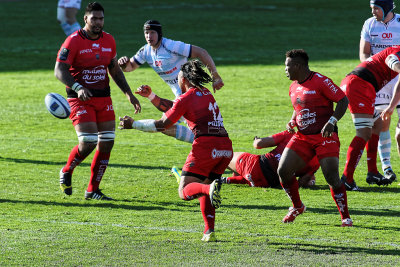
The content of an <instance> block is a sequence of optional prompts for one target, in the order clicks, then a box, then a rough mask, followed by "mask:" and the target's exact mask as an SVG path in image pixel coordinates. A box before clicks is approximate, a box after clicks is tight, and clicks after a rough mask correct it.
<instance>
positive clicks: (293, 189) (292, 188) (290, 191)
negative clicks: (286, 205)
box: [281, 177, 303, 208]
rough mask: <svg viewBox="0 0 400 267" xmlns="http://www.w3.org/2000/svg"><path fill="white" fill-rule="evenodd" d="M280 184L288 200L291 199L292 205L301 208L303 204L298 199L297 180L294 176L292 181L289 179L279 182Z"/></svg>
mask: <svg viewBox="0 0 400 267" xmlns="http://www.w3.org/2000/svg"><path fill="white" fill-rule="evenodd" d="M281 185H282V188H283V189H284V190H285V192H286V194H287V195H288V197H289V198H290V200H291V201H292V203H293V207H295V208H301V207H302V206H303V202H301V200H300V195H299V183H298V182H297V179H296V177H293V179H292V181H290V182H289V183H285V184H283V183H281Z"/></svg>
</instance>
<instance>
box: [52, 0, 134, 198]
mask: <svg viewBox="0 0 400 267" xmlns="http://www.w3.org/2000/svg"><path fill="white" fill-rule="evenodd" d="M84 21H85V27H84V28H83V29H80V30H79V31H76V32H75V33H74V34H71V35H70V36H68V37H67V39H66V40H65V42H64V43H63V44H62V45H61V48H60V50H59V52H58V55H57V61H56V65H55V69H54V73H55V76H56V77H57V78H58V79H59V80H60V81H61V82H62V83H63V84H65V85H66V91H67V96H68V103H69V105H70V106H71V114H70V119H71V120H72V124H73V125H74V127H75V131H76V133H77V135H78V140H79V144H78V145H76V146H75V147H74V148H73V149H72V151H71V153H70V154H69V157H68V161H67V164H66V165H65V166H64V167H63V168H61V170H60V187H61V190H62V191H63V192H64V193H65V194H67V195H71V194H72V185H71V180H72V173H73V171H74V169H75V167H76V166H78V165H79V164H80V163H81V162H82V161H83V160H84V159H85V158H86V157H87V156H88V155H89V154H90V153H91V152H92V151H93V150H94V149H95V148H96V147H97V149H96V153H95V155H94V157H93V161H92V165H91V176H90V181H89V185H88V187H87V190H86V192H85V199H99V200H100V199H101V200H112V198H110V197H107V196H106V195H104V194H103V193H102V192H101V190H100V189H99V185H100V182H101V179H102V177H103V175H104V173H105V171H106V168H107V166H108V160H109V158H110V153H111V150H112V147H113V145H114V138H115V114H114V109H113V103H112V100H111V97H110V84H109V77H108V74H110V75H111V77H112V78H113V79H114V81H115V83H116V84H117V85H118V87H119V88H120V89H121V91H122V92H123V93H124V94H125V96H126V97H127V98H128V101H129V102H130V103H131V104H132V105H133V107H134V108H135V111H136V112H140V109H141V107H140V104H139V101H138V100H137V99H136V97H135V96H134V95H133V93H132V91H131V89H130V87H129V85H128V83H127V82H126V80H125V76H124V73H123V72H122V71H121V69H120V67H119V66H118V60H117V57H116V54H117V53H116V45H115V40H114V38H113V37H112V36H111V34H109V33H107V32H104V31H103V26H104V9H103V7H102V6H101V5H100V4H99V3H97V2H93V3H89V4H88V6H87V7H86V11H85V15H84Z"/></svg>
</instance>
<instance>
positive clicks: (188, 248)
mask: <svg viewBox="0 0 400 267" xmlns="http://www.w3.org/2000/svg"><path fill="white" fill-rule="evenodd" d="M87 2H88V1H83V4H82V5H83V6H85V5H86V4H87ZM101 3H102V4H103V6H104V7H105V9H106V13H105V18H106V20H105V30H106V31H108V32H110V33H112V34H113V35H114V37H115V38H116V40H117V48H118V54H119V56H122V55H128V56H132V55H133V54H134V53H135V52H136V51H137V50H138V49H139V48H140V47H141V46H142V45H143V44H144V38H143V33H142V25H143V22H144V21H146V20H147V19H150V18H152V19H158V20H160V21H161V22H162V24H163V25H164V35H165V36H166V37H168V38H171V39H176V40H182V41H185V42H188V43H191V44H195V45H198V46H201V47H204V48H206V49H207V50H208V51H209V53H210V54H211V55H212V56H213V58H214V59H215V61H216V64H217V68H218V70H219V72H220V74H221V76H222V77H223V79H224V81H225V87H224V88H223V89H222V90H221V91H218V92H217V93H216V94H215V97H216V100H217V102H218V104H219V106H220V108H221V112H222V115H223V117H224V123H225V126H226V128H227V130H228V132H229V133H230V137H231V139H232V141H233V145H234V149H235V151H247V152H251V153H261V151H259V150H255V149H253V148H252V138H253V137H254V136H255V135H258V136H266V135H270V134H272V133H275V132H277V131H280V130H282V129H284V127H285V125H286V122H287V121H288V119H289V118H290V116H291V114H292V107H291V105H290V100H289V96H288V86H289V84H290V81H288V80H287V78H286V77H285V74H284V53H285V51H286V50H288V49H292V48H304V49H306V50H307V51H308V53H309V55H310V59H311V60H310V67H311V69H312V70H315V71H318V72H321V73H323V74H325V75H327V76H329V77H331V78H332V79H333V80H334V81H335V82H336V83H340V81H341V79H342V78H343V77H344V76H345V75H346V73H348V72H349V71H350V70H351V69H352V68H353V67H354V66H356V64H357V63H358V59H357V58H358V42H359V33H360V31H361V26H362V23H363V21H364V20H365V19H366V18H368V17H369V15H370V10H369V7H368V2H365V1H361V0H357V1H314V0H310V1H291V0H285V1H278V0H276V1H247V2H245V3H244V2H242V1H237V0H234V1H218V2H215V1H206V2H204V1H202V2H198V1H185V2H180V3H176V2H175V1H152V2H151V3H149V2H148V1H122V0H117V1H110V0H106V1H101ZM0 14H1V16H2V18H3V21H4V24H5V25H6V27H2V29H0V33H1V34H0V36H1V37H0V38H1V44H2V45H1V47H0V57H1V58H2V60H1V61H0V84H1V94H0V102H1V109H0V129H1V131H0V140H1V146H0V265H1V266H8V265H18V266H47V265H50V266H51V265H53V266H90V265H95V266H137V265H138V266H153V265H155V266H165V265H166V266H176V265H183V266H193V265H203V266H206V265H216V266H224V265H226V266H240V265H247V266H249V265H252V266H254V265H255V266H260V265H324V266H327V265H330V266H339V265H353V266H355V265H368V266H372V265H383V266H389V265H390V266H393V265H400V257H399V255H400V237H399V235H398V232H399V230H400V227H399V214H400V205H399V203H398V199H399V197H398V195H397V194H398V193H399V192H400V188H399V186H398V185H397V183H395V184H393V185H391V186H389V187H384V188H379V187H375V186H368V185H367V184H366V182H365V176H366V172H367V169H366V160H365V156H364V157H363V158H362V160H361V161H360V164H359V167H358V168H357V171H356V174H355V177H356V178H355V179H356V181H357V184H358V185H359V186H361V187H363V188H364V189H366V192H365V193H360V192H349V193H348V200H349V209H350V214H351V216H352V218H353V220H354V227H353V228H345V229H343V228H341V227H339V225H340V217H339V214H338V211H337V208H336V207H335V205H334V202H333V200H332V198H331V196H330V192H329V189H328V186H327V184H326V182H325V181H324V179H323V176H322V173H321V172H320V171H319V172H318V173H317V186H316V188H315V189H301V190H300V194H301V196H302V200H303V202H304V203H305V204H306V206H307V212H306V213H305V214H303V215H301V216H300V217H299V218H297V219H296V221H295V223H293V224H289V225H286V224H285V225H284V224H282V223H281V219H282V218H283V216H284V215H285V214H286V212H287V208H288V207H289V206H290V201H289V200H288V198H287V197H286V195H285V194H284V192H283V190H277V189H262V188H250V187H246V186H239V185H237V186H236V185H227V186H224V187H223V189H222V197H223V202H222V207H221V208H220V209H218V210H217V213H216V232H217V238H218V240H219V242H217V243H213V244H203V243H202V242H201V241H200V238H201V236H202V234H201V232H202V230H203V221H202V217H201V213H200V209H199V205H198V201H190V202H184V201H182V200H180V199H179V197H178V194H177V184H176V181H175V178H174V177H172V176H170V172H169V170H170V168H171V167H172V166H173V165H177V166H182V164H183V163H184V161H185V159H186V156H187V154H188V152H189V151H190V147H191V146H190V145H189V144H186V143H183V142H178V141H175V140H174V139H172V138H169V137H166V136H164V135H162V134H146V133H142V132H139V131H133V130H132V131H117V133H116V134H117V137H116V142H115V146H114V150H113V152H112V154H111V159H110V166H109V168H108V169H107V172H106V174H105V176H104V179H103V181H102V184H101V188H102V189H103V191H104V193H106V194H108V195H110V196H112V197H113V198H115V199H117V201H114V202H98V201H85V200H83V195H84V191H85V188H86V185H87V182H88V178H89V177H88V175H89V173H90V162H91V159H92V157H93V155H92V156H89V157H88V158H87V159H86V160H85V161H84V162H83V163H82V164H81V165H80V166H79V167H77V168H76V170H75V172H74V176H73V188H74V193H73V195H72V196H71V197H66V196H64V195H63V194H62V193H61V191H60V190H59V186H58V182H59V181H58V172H59V170H60V168H61V167H62V166H63V165H64V164H65V161H66V159H67V156H68V153H69V151H70V149H71V148H72V147H73V146H74V145H75V144H76V143H77V139H76V135H75V132H74V131H73V128H72V125H71V123H70V121H69V120H59V119H56V118H54V117H52V116H51V115H50V114H49V113H48V112H47V110H46V108H45V106H44V96H45V95H46V94H47V93H48V92H57V93H60V94H63V95H65V93H64V89H63V86H62V84H61V83H60V82H59V81H57V80H56V78H55V77H54V75H53V67H54V62H55V57H56V53H57V51H58V49H59V47H60V45H61V43H62V42H63V40H64V38H65V36H64V34H63V32H62V30H61V29H60V28H59V25H58V24H57V22H56V1H49V0H44V1H40V3H38V2H37V1H4V0H3V1H0ZM82 14H83V11H82V10H81V11H80V13H79V16H80V17H79V16H78V18H79V22H80V23H81V25H82V19H81V17H82ZM126 77H127V79H128V82H129V84H130V85H131V87H132V89H135V88H136V87H137V86H139V85H141V84H149V85H151V86H152V87H153V88H154V90H155V91H156V93H157V94H158V95H160V96H161V97H165V98H172V97H173V95H172V93H171V92H170V89H169V88H168V87H167V86H166V85H165V84H163V82H162V81H161V79H159V78H158V77H157V75H156V74H155V73H154V72H153V71H152V70H151V69H150V68H148V67H142V68H140V69H138V70H137V71H135V72H134V73H128V74H127V75H126ZM111 90H112V96H113V101H114V106H115V111H116V115H117V116H123V115H126V114H129V115H132V114H133V109H132V107H131V106H130V104H128V102H127V101H126V99H125V97H124V96H123V95H122V93H120V92H119V90H118V88H117V87H116V86H115V84H113V83H112V89H111ZM140 100H141V103H142V113H141V114H140V115H137V116H135V118H137V119H145V118H154V119H157V118H159V117H160V116H161V114H160V113H159V112H158V111H157V110H156V109H155V108H154V107H152V105H151V104H150V103H149V102H148V101H147V100H146V99H140ZM396 120H397V118H396ZM394 126H395V125H394V123H393V125H392V139H393V136H394ZM339 131H340V132H339V134H340V139H341V143H342V148H341V159H340V171H342V170H343V167H344V162H345V154H346V150H347V147H348V145H349V143H350V141H351V139H352V137H353V135H354V130H353V126H352V122H351V119H350V115H349V113H347V114H346V116H345V117H344V118H343V119H342V120H341V121H340V122H339ZM393 142H394V140H393ZM393 144H394V143H393ZM264 152H265V151H264ZM392 163H393V166H394V170H395V171H396V172H397V173H399V174H400V168H399V167H398V166H399V157H398V155H397V153H396V151H395V146H393V149H392ZM379 167H380V166H379ZM227 174H228V173H227Z"/></svg>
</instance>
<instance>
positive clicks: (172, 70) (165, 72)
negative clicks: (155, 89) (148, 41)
mask: <svg viewBox="0 0 400 267" xmlns="http://www.w3.org/2000/svg"><path fill="white" fill-rule="evenodd" d="M155 65H156V66H158V65H157V61H155ZM177 69H178V68H177V67H174V68H173V69H170V70H167V71H160V72H157V74H158V75H166V74H171V73H173V72H174V71H176V70H177Z"/></svg>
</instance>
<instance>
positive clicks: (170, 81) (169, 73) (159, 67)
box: [118, 20, 224, 143]
mask: <svg viewBox="0 0 400 267" xmlns="http://www.w3.org/2000/svg"><path fill="white" fill-rule="evenodd" d="M143 30H144V37H145V39H146V42H147V44H146V45H144V46H143V47H142V48H140V49H139V51H138V52H137V53H136V54H135V55H134V56H133V57H132V58H130V59H129V58H128V57H127V56H123V57H121V58H120V59H119V60H118V64H119V65H120V66H121V68H122V70H123V71H125V72H130V71H134V70H136V69H137V68H139V67H140V66H141V65H143V64H144V63H146V62H147V63H148V64H149V65H150V66H151V67H152V68H153V69H154V71H155V72H156V73H157V74H158V75H159V76H160V78H161V79H163V80H164V82H165V83H166V84H167V85H168V86H169V87H171V90H172V92H173V93H174V95H175V97H179V96H180V95H181V94H182V90H181V88H180V87H179V84H178V73H179V70H180V67H181V66H182V64H184V63H185V62H187V61H188V58H198V59H200V60H201V62H202V63H203V64H204V65H205V66H206V67H207V68H208V70H209V72H210V73H211V76H212V83H213V89H214V92H215V90H219V89H221V88H222V86H224V82H223V81H222V79H221V77H220V75H219V74H218V72H217V69H216V67H215V64H214V61H213V59H212V58H211V56H210V55H209V54H208V52H207V51H206V50H205V49H203V48H201V47H198V46H195V45H190V44H186V43H183V42H180V41H174V40H171V39H168V38H165V37H163V32H162V26H161V23H160V22H158V21H157V20H148V21H146V22H145V23H144V26H143ZM149 100H150V101H151V100H153V99H152V98H149ZM162 133H163V134H165V135H168V136H172V137H174V138H175V139H177V140H180V141H185V142H188V143H192V142H193V138H194V136H193V134H192V132H191V131H190V129H189V128H187V127H186V126H183V125H179V124H176V125H173V126H172V127H170V128H169V129H166V130H165V131H163V132H162Z"/></svg>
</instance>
